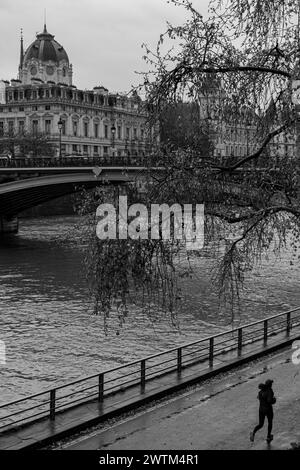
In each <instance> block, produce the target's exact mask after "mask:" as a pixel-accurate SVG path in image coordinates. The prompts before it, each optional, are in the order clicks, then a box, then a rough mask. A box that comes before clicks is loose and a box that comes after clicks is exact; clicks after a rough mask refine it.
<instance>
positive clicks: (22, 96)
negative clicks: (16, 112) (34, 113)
mask: <svg viewBox="0 0 300 470" xmlns="http://www.w3.org/2000/svg"><path fill="white" fill-rule="evenodd" d="M23 98H24V93H23V91H20V100H22V99H23Z"/></svg>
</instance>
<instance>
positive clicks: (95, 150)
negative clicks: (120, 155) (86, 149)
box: [94, 145, 98, 155]
mask: <svg viewBox="0 0 300 470" xmlns="http://www.w3.org/2000/svg"><path fill="white" fill-rule="evenodd" d="M94 155H98V145H94Z"/></svg>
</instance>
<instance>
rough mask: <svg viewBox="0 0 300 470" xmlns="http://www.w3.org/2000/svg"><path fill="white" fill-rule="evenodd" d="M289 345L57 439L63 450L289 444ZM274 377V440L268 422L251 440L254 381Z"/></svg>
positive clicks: (296, 372) (292, 379) (296, 437)
mask: <svg viewBox="0 0 300 470" xmlns="http://www.w3.org/2000/svg"><path fill="white" fill-rule="evenodd" d="M291 355H292V350H291V347H288V348H286V349H285V350H284V351H281V352H279V353H275V354H273V355H271V356H270V355H269V356H267V357H265V358H261V359H260V360H259V361H257V362H255V363H251V367H248V366H247V365H244V366H241V367H239V368H238V369H237V370H232V371H230V372H228V373H227V374H222V375H219V376H217V377H215V378H213V379H211V380H210V381H209V382H206V383H205V384H203V385H202V386H201V385H199V386H198V387H197V389H196V390H194V391H191V392H190V393H187V394H183V395H182V396H178V397H176V398H174V399H173V400H170V401H169V402H168V401H167V402H166V403H162V404H161V405H160V406H159V407H157V408H155V407H153V409H150V410H146V411H144V412H142V413H140V415H138V416H136V417H132V418H131V419H130V418H129V419H127V420H126V421H125V420H124V421H123V422H122V421H121V422H119V423H116V424H115V425H114V426H112V427H111V428H110V429H104V430H98V432H97V431H95V430H94V431H93V432H92V433H90V434H89V433H86V435H83V436H80V437H77V438H76V439H75V440H74V441H73V442H72V440H70V442H68V443H64V444H62V445H61V446H60V447H59V448H62V449H66V450H103V451H108V452H109V451H114V450H121V451H122V450H132V449H134V450H158V451H159V450H164V451H166V450H181V449H186V450H288V449H291V448H292V446H291V444H292V443H293V442H298V443H299V442H300V395H299V390H300V365H299V366H296V365H294V364H293V363H292V362H291ZM269 378H272V379H273V380H274V384H273V389H274V393H275V395H276V397H277V402H276V404H275V405H274V426H273V435H274V440H273V441H272V442H271V443H270V444H268V443H267V442H266V435H267V423H265V426H264V428H263V429H262V430H260V431H258V432H257V434H256V436H255V441H254V443H252V442H250V439H249V435H250V431H251V430H252V429H253V428H254V426H255V425H256V424H257V422H258V407H259V404H258V400H257V393H258V384H259V383H261V382H265V381H266V380H267V379H269Z"/></svg>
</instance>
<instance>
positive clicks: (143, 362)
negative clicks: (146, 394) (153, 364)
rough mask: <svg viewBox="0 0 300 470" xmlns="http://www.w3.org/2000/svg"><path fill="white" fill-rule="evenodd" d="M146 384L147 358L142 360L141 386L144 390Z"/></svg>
mask: <svg viewBox="0 0 300 470" xmlns="http://www.w3.org/2000/svg"><path fill="white" fill-rule="evenodd" d="M145 384H146V360H145V359H143V360H142V361H141V388H142V390H144V389H145Z"/></svg>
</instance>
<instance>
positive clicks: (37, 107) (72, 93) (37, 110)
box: [0, 25, 148, 157]
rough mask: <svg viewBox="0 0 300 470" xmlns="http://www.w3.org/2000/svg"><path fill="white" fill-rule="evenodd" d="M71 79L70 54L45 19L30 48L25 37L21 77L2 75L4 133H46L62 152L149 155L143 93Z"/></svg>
mask: <svg viewBox="0 0 300 470" xmlns="http://www.w3.org/2000/svg"><path fill="white" fill-rule="evenodd" d="M72 79H73V68H72V64H70V62H69V57H68V55H67V53H66V51H65V49H64V48H63V46H61V45H60V44H59V43H58V42H57V41H56V40H55V39H54V36H53V35H52V34H50V33H48V31H47V27H46V25H45V26H44V30H43V32H42V33H40V34H37V36H36V39H35V41H34V42H33V43H32V44H31V45H30V46H29V47H28V48H27V49H26V51H25V53H24V49H23V37H21V45H20V64H19V73H18V79H14V80H11V81H10V82H9V81H7V80H1V81H0V137H1V136H4V135H20V134H22V133H24V132H25V131H27V132H32V133H45V134H47V135H49V136H50V139H51V140H53V142H56V143H57V149H58V150H57V151H59V142H60V143H61V147H60V148H61V152H62V155H84V156H112V155H113V156H120V157H122V156H143V155H145V154H146V153H147V148H148V138H147V131H146V112H145V109H144V105H143V102H142V101H141V99H140V97H139V96H138V95H137V94H131V96H128V95H124V94H119V93H110V92H109V91H108V90H107V89H106V88H105V87H103V86H96V87H94V88H93V89H92V90H78V89H77V87H76V86H75V85H73V83H72ZM59 123H60V124H59ZM60 139H61V140H60Z"/></svg>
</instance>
